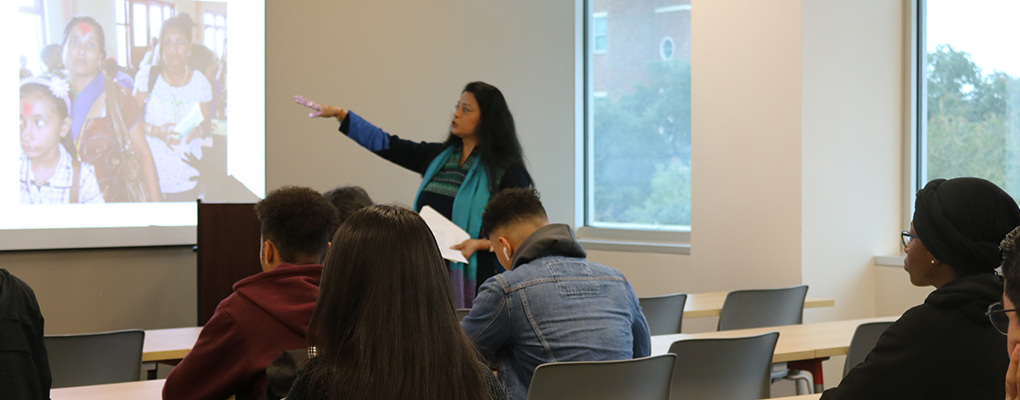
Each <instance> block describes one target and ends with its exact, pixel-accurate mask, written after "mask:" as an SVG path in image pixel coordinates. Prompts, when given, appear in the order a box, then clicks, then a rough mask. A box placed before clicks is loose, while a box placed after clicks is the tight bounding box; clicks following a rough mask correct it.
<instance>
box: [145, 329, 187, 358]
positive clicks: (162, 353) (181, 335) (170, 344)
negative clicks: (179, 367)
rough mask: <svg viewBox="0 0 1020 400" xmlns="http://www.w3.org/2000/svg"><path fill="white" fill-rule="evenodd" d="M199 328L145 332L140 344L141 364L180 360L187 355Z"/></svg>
mask: <svg viewBox="0 0 1020 400" xmlns="http://www.w3.org/2000/svg"><path fill="white" fill-rule="evenodd" d="M201 332H202V327H201V326H192V327H187V328H172V329H150V330H147V331H145V343H143V344H142V362H153V361H169V360H180V359H182V358H184V356H186V355H188V353H189V352H190V351H191V348H192V347H195V342H197V341H198V334H199V333H201Z"/></svg>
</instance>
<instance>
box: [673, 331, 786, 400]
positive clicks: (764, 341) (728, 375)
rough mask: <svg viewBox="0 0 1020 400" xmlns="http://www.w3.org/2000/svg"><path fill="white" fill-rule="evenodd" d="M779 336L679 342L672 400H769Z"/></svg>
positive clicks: (777, 333) (764, 335) (677, 343)
mask: <svg viewBox="0 0 1020 400" xmlns="http://www.w3.org/2000/svg"><path fill="white" fill-rule="evenodd" d="M777 341H779V332H769V333H764V334H761V335H757V336H748V337H738V338H722V339H690V340H678V341H676V342H673V344H672V345H670V346H669V352H670V353H672V354H676V366H675V367H673V384H672V387H671V388H670V396H669V398H670V399H672V400H714V399H719V400H744V399H747V400H751V399H767V398H769V396H770V393H769V392H770V390H769V387H770V385H771V383H772V379H771V378H772V354H773V353H775V351H776V342H777Z"/></svg>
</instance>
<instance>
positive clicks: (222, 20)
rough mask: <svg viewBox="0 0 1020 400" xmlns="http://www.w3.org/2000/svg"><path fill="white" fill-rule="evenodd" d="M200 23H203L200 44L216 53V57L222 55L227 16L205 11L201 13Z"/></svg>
mask: <svg viewBox="0 0 1020 400" xmlns="http://www.w3.org/2000/svg"><path fill="white" fill-rule="evenodd" d="M202 24H203V25H205V30H204V31H203V35H202V44H204V45H205V47H208V48H209V50H212V51H213V52H214V53H216V57H222V56H223V41H224V40H225V39H226V38H227V17H226V16H225V15H223V14H218V13H212V12H206V13H204V14H203V15H202Z"/></svg>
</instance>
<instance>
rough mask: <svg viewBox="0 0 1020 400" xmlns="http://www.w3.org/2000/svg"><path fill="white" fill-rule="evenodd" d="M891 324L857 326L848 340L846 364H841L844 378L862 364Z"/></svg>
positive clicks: (873, 323) (872, 323) (880, 323)
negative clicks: (852, 336) (851, 337)
mask: <svg viewBox="0 0 1020 400" xmlns="http://www.w3.org/2000/svg"><path fill="white" fill-rule="evenodd" d="M892 324H893V323H892V322H871V323H867V324H860V325H858V326H857V330H855V331H854V338H853V339H851V340H850V349H849V350H847V352H846V362H845V363H844V364H843V376H844V377H845V376H846V374H847V373H848V372H850V370H851V369H854V367H856V366H857V364H860V363H862V362H864V358H865V357H867V356H868V353H871V350H872V349H874V348H875V344H876V343H878V338H879V337H881V336H882V333H884V332H885V330H886V328H888V327H889V325H892Z"/></svg>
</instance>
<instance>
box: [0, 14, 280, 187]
mask: <svg viewBox="0 0 1020 400" xmlns="http://www.w3.org/2000/svg"><path fill="white" fill-rule="evenodd" d="M18 1H19V2H20V3H21V4H20V13H19V16H18V24H19V32H20V33H21V34H23V35H24V36H23V37H20V38H18V40H19V41H20V42H21V45H20V53H19V54H18V56H19V62H20V71H19V87H20V103H19V112H20V113H19V118H20V132H21V137H20V145H21V149H20V157H19V159H18V163H19V164H18V165H19V166H18V172H19V173H18V182H13V181H9V182H8V183H6V184H7V185H11V186H14V185H17V186H18V191H19V197H20V204H22V205H36V204H75V203H81V204H86V203H135V202H193V201H195V199H199V198H201V199H214V200H219V199H231V200H247V199H252V198H257V196H255V195H254V194H253V193H252V192H251V191H250V190H249V189H248V188H247V187H245V185H244V184H242V183H241V182H239V181H238V180H237V179H234V177H233V176H232V175H230V174H229V173H228V167H227V154H228V150H227V149H228V145H230V144H231V143H228V140H227V139H228V135H227V127H228V118H227V109H228V108H227V106H228V104H229V103H230V101H231V99H230V90H229V86H228V70H229V68H230V64H229V61H228V40H227V37H228V31H227V26H228V24H227V22H228V21H229V18H230V15H228V14H227V4H226V2H225V1H186V0H167V1H159V0H18ZM259 157H261V154H260V155H259Z"/></svg>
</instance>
